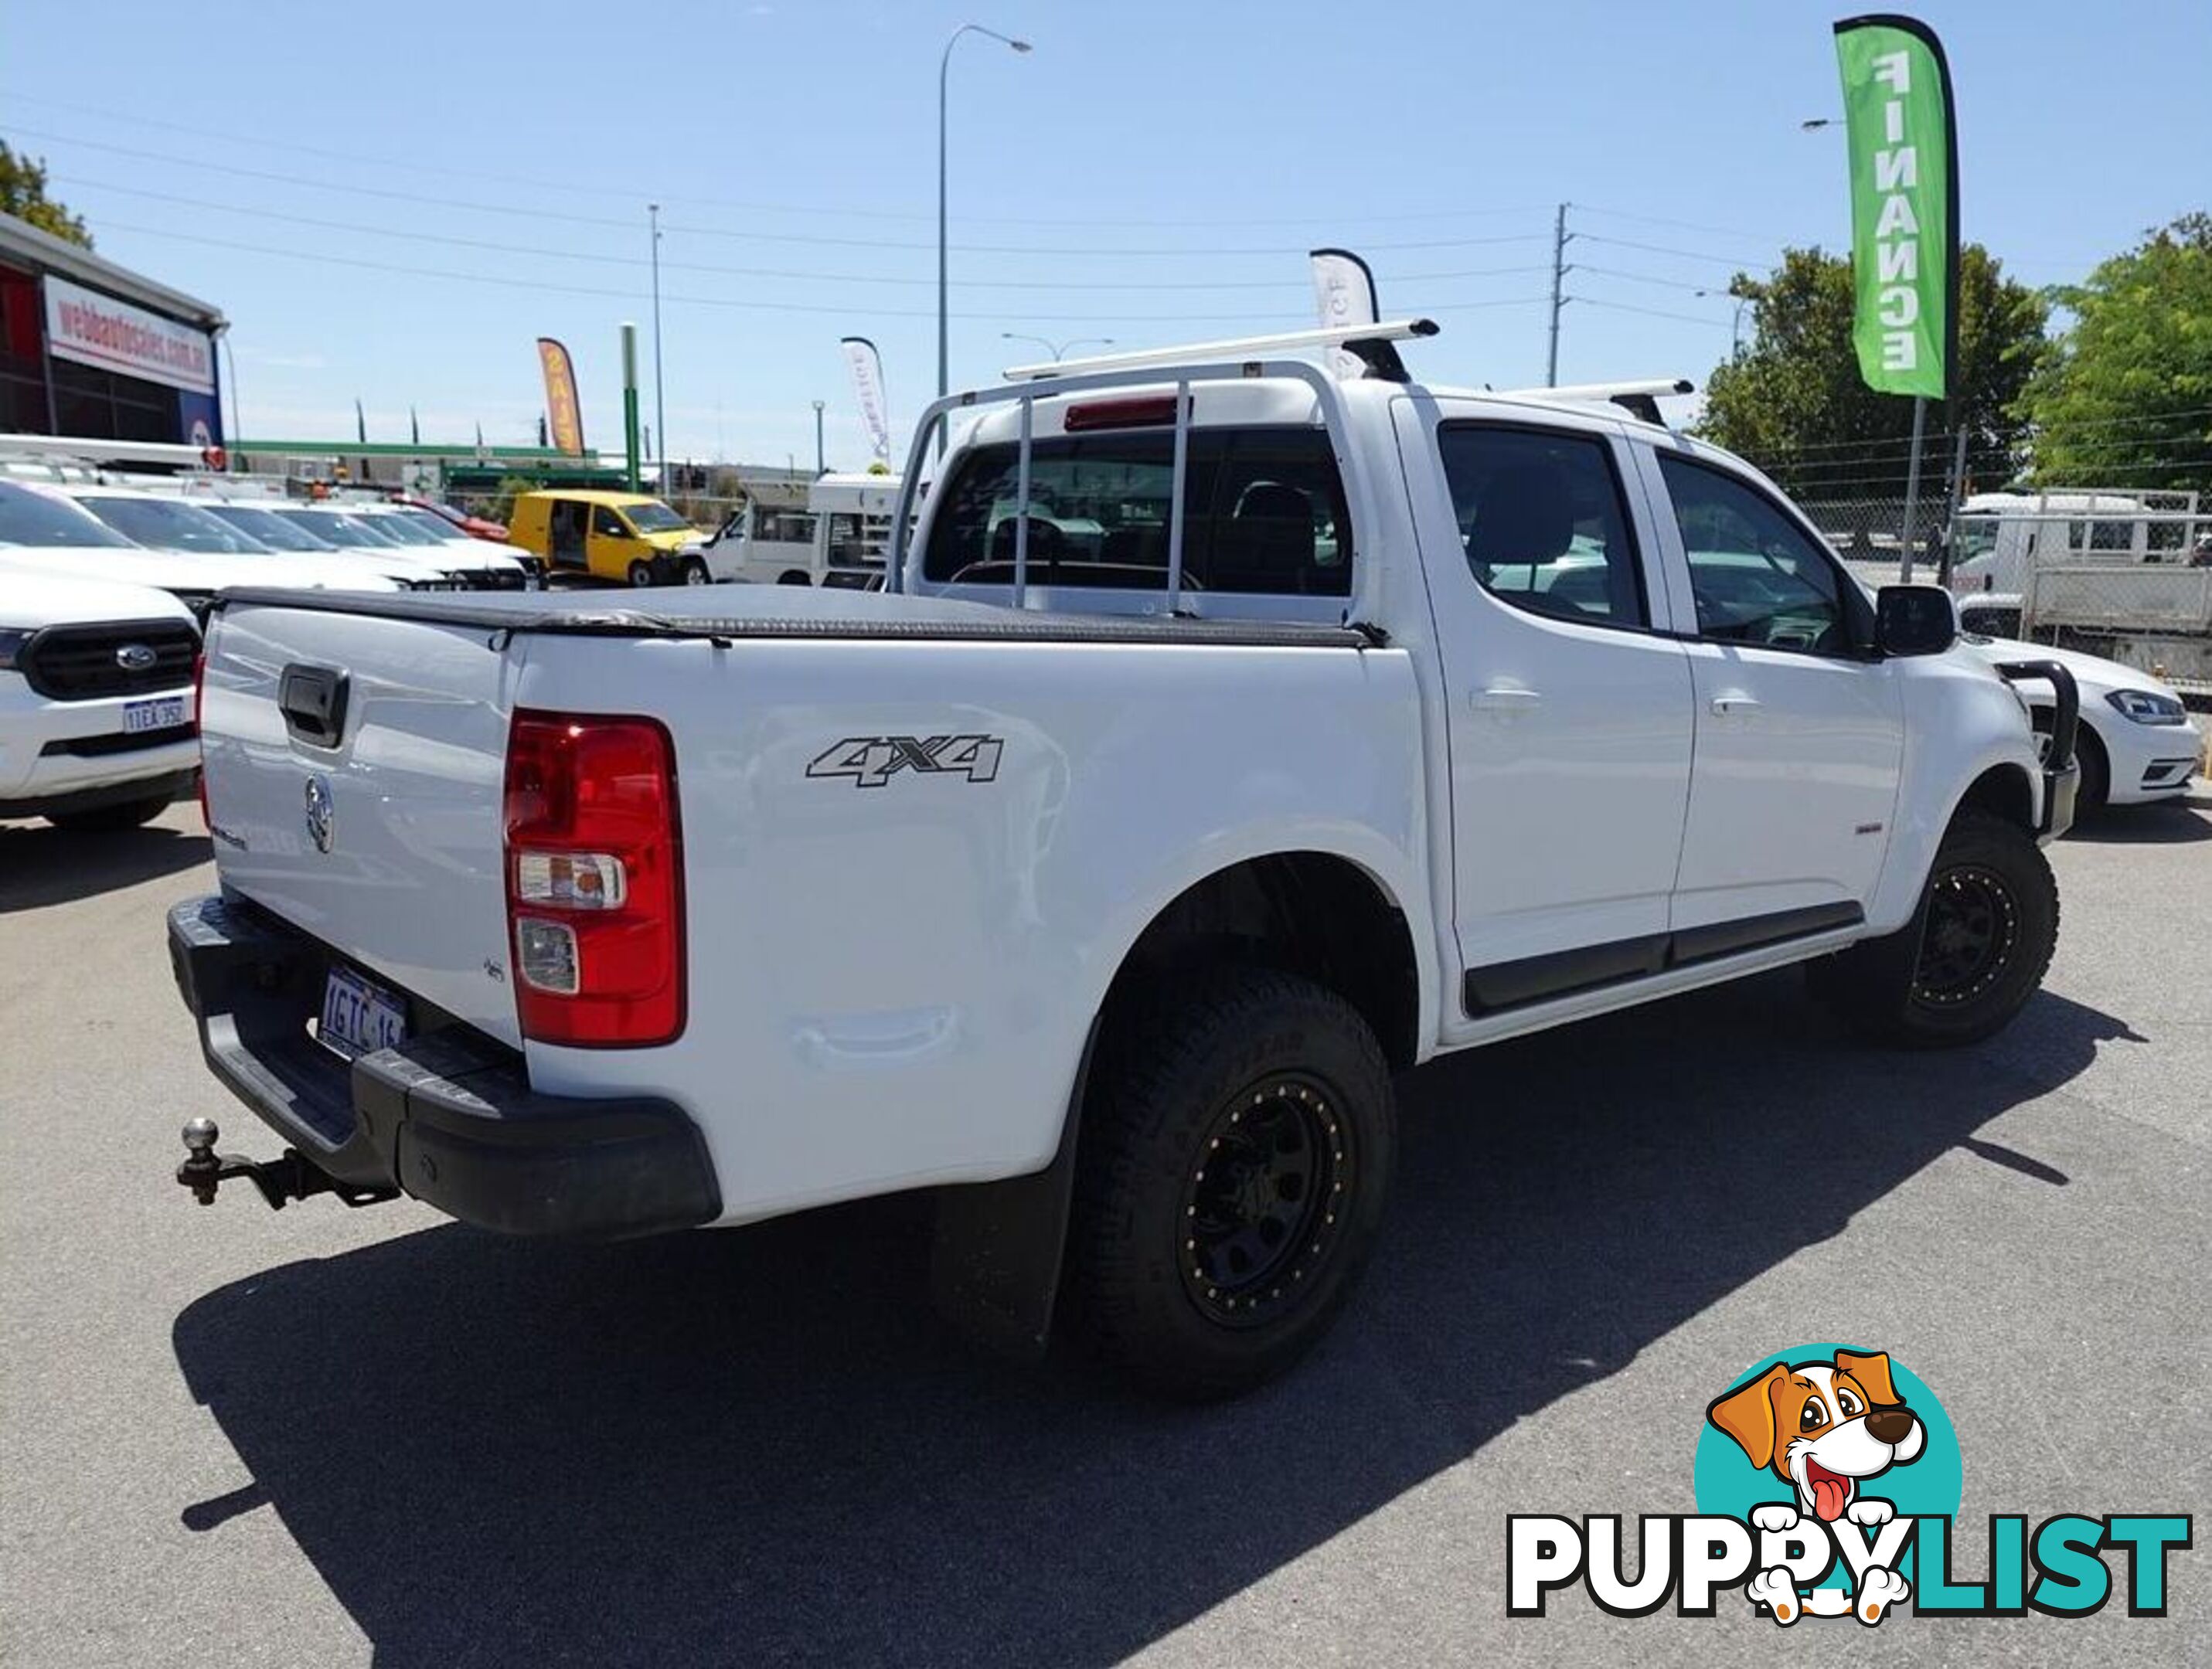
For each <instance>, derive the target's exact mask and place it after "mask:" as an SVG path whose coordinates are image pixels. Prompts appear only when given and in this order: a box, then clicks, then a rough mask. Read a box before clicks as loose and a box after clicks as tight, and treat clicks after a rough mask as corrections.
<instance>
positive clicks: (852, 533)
mask: <svg viewBox="0 0 2212 1669" xmlns="http://www.w3.org/2000/svg"><path fill="white" fill-rule="evenodd" d="M898 500H899V482H898V478H897V477H896V476H875V475H836V474H831V475H825V476H822V477H821V478H820V479H818V480H817V481H815V482H811V483H810V484H809V485H808V487H807V489H806V507H805V509H804V510H798V509H793V508H790V507H783V506H777V505H773V504H769V503H768V502H766V501H763V499H762V498H760V497H759V496H758V495H756V496H754V497H752V498H749V499H747V500H746V501H745V502H744V504H743V505H741V506H739V507H738V508H737V509H735V510H733V511H732V512H731V513H730V514H729V515H728V517H727V518H726V519H724V521H723V523H722V525H720V527H718V528H716V529H715V530H714V537H712V538H710V539H708V541H707V542H706V543H704V544H703V545H702V546H701V547H700V548H699V549H698V551H697V552H696V554H697V555H699V556H701V557H702V558H703V559H704V560H705V561H706V564H707V571H708V574H712V575H713V576H714V578H715V579H716V580H744V581H747V582H749V583H750V584H753V585H762V586H856V587H860V588H862V589H865V588H866V587H867V586H872V585H875V584H878V583H880V582H881V580H882V579H883V572H884V550H885V549H887V548H888V547H889V545H890V527H891V522H890V519H891V513H892V511H893V510H894V509H895V508H896V506H897V504H898Z"/></svg>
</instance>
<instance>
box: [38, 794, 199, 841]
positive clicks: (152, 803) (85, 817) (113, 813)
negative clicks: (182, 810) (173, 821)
mask: <svg viewBox="0 0 2212 1669" xmlns="http://www.w3.org/2000/svg"><path fill="white" fill-rule="evenodd" d="M170 804H171V800H170V797H169V796H168V795H167V794H153V795H149V796H148V797H147V798H144V799H134V800H124V801H122V802H121V803H120V804H115V805H101V806H96V807H94V809H93V810H89V811H57V812H53V813H51V814H49V815H48V816H47V818H46V821H47V822H50V823H52V825H53V826H54V827H55V828H66V829H69V830H70V831H71V832H72V833H76V834H120V833H122V832H123V831H124V830H125V829H129V828H143V826H144V825H146V824H147V823H149V822H153V821H154V819H155V818H156V817H158V816H161V813H163V812H164V811H166V810H168V809H169V806H170Z"/></svg>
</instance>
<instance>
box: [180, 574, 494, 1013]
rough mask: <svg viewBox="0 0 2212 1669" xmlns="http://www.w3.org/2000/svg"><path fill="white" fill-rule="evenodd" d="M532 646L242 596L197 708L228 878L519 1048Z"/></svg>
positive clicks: (381, 972)
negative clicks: (516, 899) (516, 769)
mask: <svg viewBox="0 0 2212 1669" xmlns="http://www.w3.org/2000/svg"><path fill="white" fill-rule="evenodd" d="M526 643H527V639H526V637H523V636H519V635H511V634H505V633H501V634H494V633H492V632H489V631H487V630H486V629H485V628H483V626H465V625H461V624H458V623H445V622H432V621H425V620H422V619H419V618H416V619H408V618H389V617H383V616H378V615H376V614H374V613H371V612H368V611H366V610H348V611H345V612H336V611H325V610H318V609H314V608H313V607H305V608H301V607H287V606H283V604H277V603H273V602H267V601H261V600H253V601H240V600H237V599H232V600H229V601H228V602H226V603H225V604H224V605H223V607H222V610H220V612H219V613H218V614H217V616H216V619H215V621H214V622H213V623H212V625H211V627H210V632H209V635H208V640H207V666H206V674H205V683H204V691H203V695H202V701H201V708H200V731H201V740H202V749H203V753H204V762H205V770H206V784H207V796H208V810H209V821H210V826H211V830H212V833H213V834H214V838H215V846H216V867H217V869H218V871H220V872H221V874H222V881H223V884H224V886H225V887H226V888H228V889H230V890H231V891H233V892H235V893H238V894H240V895H244V896H245V897H246V898H248V899H251V900H252V901H253V902H255V903H257V904H258V905H260V906H262V907H264V908H266V909H268V910H270V912H272V913H275V914H276V915H277V916H280V917H282V918H283V919H284V920H286V921H288V922H290V923H291V924H292V925H293V926H296V927H298V928H300V929H301V930H302V931H303V932H307V933H310V934H312V935H313V936H314V937H315V938H319V939H321V940H323V941H324V942H325V944H329V945H331V946H332V947H334V948H335V949H336V950H337V951H338V952H339V953H341V955H343V956H345V957H347V958H349V959H350V960H352V961H354V962H358V963H359V964H360V965H361V966H362V968H364V969H366V970H367V971H368V973H369V974H371V975H373V976H374V977H376V978H379V979H380V980H384V981H386V982H387V983H389V984H391V985H392V986H397V987H398V989H399V990H400V991H401V992H405V993H409V994H411V995H413V996H415V997H417V998H426V999H428V1001H429V1002H430V1003H432V1004H435V1005H436V1006H437V1007H439V1008H441V1009H443V1010H445V1011H447V1012H448V1013H450V1014H452V1015H453V1016H455V1017H458V1018H459V1019H462V1020H465V1021H466V1022H468V1023H470V1024H471V1025H474V1026H477V1027H478V1028H480V1029H483V1030H484V1031H486V1032H488V1033H489V1034H491V1035H493V1036H495V1037H497V1038H499V1039H501V1041H505V1042H507V1043H510V1044H514V1045H518V1046H519V1045H520V1029H519V1027H518V1025H517V1023H516V1018H515V1011H514V996H513V990H512V988H511V987H510V986H509V985H508V983H507V977H508V976H507V904H506V886H505V879H504V876H503V874H502V847H503V840H504V823H503V815H502V808H501V791H502V782H503V773H504V768H505V758H506V751H507V721H508V718H509V714H510V711H511V707H512V695H511V692H512V691H513V688H514V683H515V678H516V675H517V673H518V672H519V671H520V664H521V660H522V658H523V655H524V653H525V646H526Z"/></svg>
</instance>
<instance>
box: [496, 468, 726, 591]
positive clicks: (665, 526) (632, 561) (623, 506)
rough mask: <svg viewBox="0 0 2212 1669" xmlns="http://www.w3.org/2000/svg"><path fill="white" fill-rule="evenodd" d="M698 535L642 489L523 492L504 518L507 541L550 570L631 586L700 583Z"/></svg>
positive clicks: (703, 573)
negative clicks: (511, 510)
mask: <svg viewBox="0 0 2212 1669" xmlns="http://www.w3.org/2000/svg"><path fill="white" fill-rule="evenodd" d="M703 537H704V536H702V534H701V533H700V531H699V530H698V529H696V528H695V527H694V526H692V525H691V524H690V522H687V521H685V520H684V518H683V517H681V516H679V515H678V514H677V513H675V512H674V511H673V510H671V509H670V508H669V507H667V506H666V505H665V504H663V503H662V502H661V501H659V499H657V498H651V497H648V496H647V495H645V494H642V493H601V492H567V491H554V492H544V493H525V494H523V495H520V497H518V498H517V499H516V500H515V501H514V513H513V515H512V516H510V517H508V518H507V543H509V544H513V545H520V546H521V548H522V549H525V550H526V551H529V552H530V553H531V554H532V555H535V556H537V557H538V558H539V559H540V560H542V561H544V564H545V569H546V572H547V574H588V575H590V576H592V578H593V579H598V580H625V581H627V582H628V583H629V584H630V585H633V586H669V585H685V586H703V585H705V584H707V583H708V580H709V578H710V577H711V576H710V575H709V574H708V572H707V564H706V562H705V561H704V560H703V559H702V558H701V557H699V556H698V555H696V554H693V553H694V552H696V549H697V547H698V546H699V545H700V544H701V543H702V539H703ZM687 547H689V548H690V549H687Z"/></svg>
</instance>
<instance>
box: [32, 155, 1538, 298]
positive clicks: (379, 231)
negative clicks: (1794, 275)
mask: <svg viewBox="0 0 2212 1669" xmlns="http://www.w3.org/2000/svg"><path fill="white" fill-rule="evenodd" d="M53 178H54V180H55V182H56V183H57V184H59V185H83V186H89V187H92V188H94V189H95V190H99V191H118V192H121V193H123V194H125V195H126V196H131V197H145V198H149V199H150V200H151V201H154V202H156V203H174V204H177V205H179V207H183V208H187V209H203V210H208V211H212V212H214V213H217V214H227V215H245V216H246V217H248V218H250V219H254V220H265V221H276V222H283V223H285V224H288V225H292V226H307V227H313V228H318V229H319V230H322V231H326V232H348V233H353V234H356V235H360V236H364V237H375V238H396V239H400V240H404V241H406V242H409V243H427V244H441V245H447V246H452V247H454V248H459V249H482V250H489V251H491V252H495V253H497V254H501V255H526V256H529V257H532V258H536V259H546V260H562V261H589V262H592V263H596V264H600V265H605V266H621V267H645V266H647V265H648V264H649V263H648V262H647V259H646V258H644V257H643V256H639V255H609V254H605V253H602V252H598V251H594V250H582V249H552V248H546V247H544V246H531V245H526V244H514V243H509V242H507V241H506V240H501V239H495V238H464V237H458V236H455V235H453V234H447V233H440V232H416V231H410V230H408V229H406V228H401V227H387V226H364V225H362V224H361V223H360V222H353V221H336V220H325V219H323V218H321V217H320V216H319V215H295V214H291V213H289V212H287V211H284V210H282V209H256V208H250V207H248V206H246V204H244V203H221V202H216V201H214V200H212V199H210V198H207V197H183V196H179V195H178V194H177V193H175V192H172V191H149V190H147V189H146V188H145V187H143V186H138V185H117V184H116V183H115V182H113V181H112V180H100V179H85V178H84V177H82V175H60V174H57V175H55V176H53ZM661 266H662V267H663V268H664V269H665V270H669V271H684V272H712V273H720V274H724V275H726V276H733V277H740V278H783V279H794V280H800V281H805V282H815V283H842V284H896V285H904V286H910V287H915V288H929V287H932V286H933V284H934V283H935V280H933V279H930V278H927V277H902V276H891V275H884V274H879V273H855V272H819V271H806V270H798V269H793V268H787V267H750V266H728V265H724V264H717V263H714V262H711V261H663V262H662V263H661ZM1547 270H1549V269H1548V268H1547V267H1545V266H1542V265H1540V264H1522V265H1517V266H1499V267H1467V268H1462V269H1459V270H1455V271H1447V272H1409V273H1401V274H1397V275H1395V276H1390V277H1388V278H1386V279H1384V280H1382V281H1379V282H1389V283H1393V284H1410V283H1428V282H1443V281H1447V280H1454V279H1462V278H1492V277H1499V276H1505V275H1508V274H1517V273H1528V272H1544V271H1547ZM1309 282H1310V281H1309V280H1307V279H1304V278H1285V279H1249V278H1242V279H1206V280H1198V281H1191V280H1176V279H1139V280H1133V281H1121V280H1113V279H1065V278H1043V279H1034V278H989V279H975V280H970V281H963V285H962V286H960V288H970V289H1024V290H1267V289H1273V290H1304V289H1306V288H1308V285H1309Z"/></svg>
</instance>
